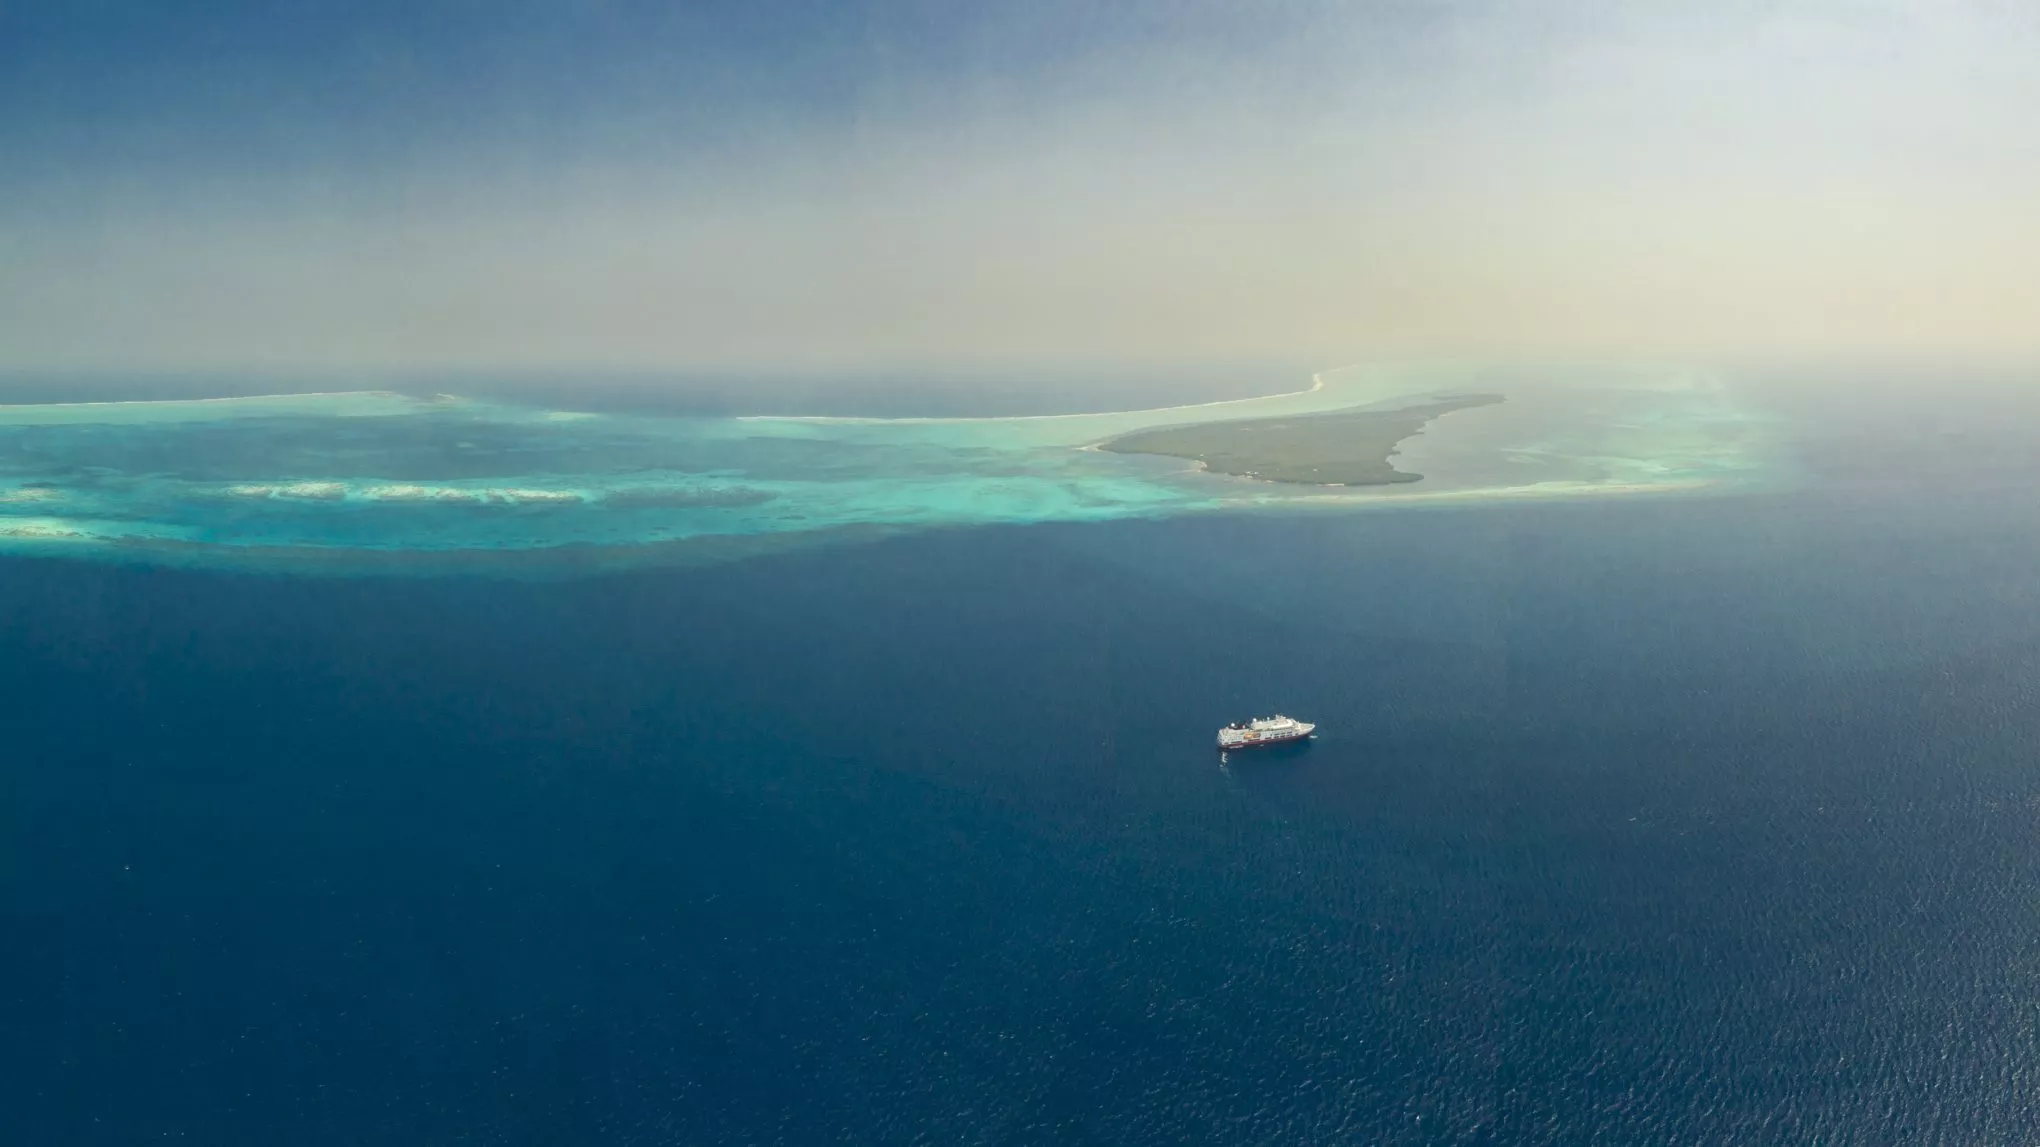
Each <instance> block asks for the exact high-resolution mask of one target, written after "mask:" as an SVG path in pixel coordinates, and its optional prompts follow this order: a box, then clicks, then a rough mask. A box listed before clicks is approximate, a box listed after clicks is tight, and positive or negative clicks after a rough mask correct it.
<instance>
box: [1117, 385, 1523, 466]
mask: <svg viewBox="0 0 2040 1147" xmlns="http://www.w3.org/2000/svg"><path fill="white" fill-rule="evenodd" d="M1500 401H1502V396H1501V395H1499V394H1467V395H1453V396H1450V397H1441V398H1436V399H1433V400H1431V401H1429V402H1426V403H1423V404H1421V405H1417V406H1405V407H1402V408H1401V409H1397V410H1371V409H1370V410H1333V411H1327V412H1325V413H1323V414H1299V415H1294V416H1290V417H1285V418H1253V419H1242V420H1239V421H1234V422H1203V423H1198V424H1197V425H1194V426H1169V427H1163V428H1161V429H1158V430H1141V431H1137V432H1135V433H1132V434H1127V435H1122V436H1121V437H1118V438H1114V439H1112V440H1111V441H1109V442H1105V443H1103V444H1101V446H1100V447H1099V448H1100V449H1103V450H1110V451H1112V452H1113V453H1116V454H1162V455H1166V456H1168V457H1171V458H1186V459H1189V460H1191V461H1195V462H1201V463H1203V464H1204V468H1205V469H1207V470H1209V471H1211V472H1212V473H1214V474H1235V475H1238V476H1240V477H1243V478H1261V479H1265V480H1267V481H1270V482H1293V483H1298V484H1302V485H1313V486H1386V485H1390V484H1393V483H1396V482H1415V481H1417V480H1418V479H1420V478H1422V477H1423V475H1422V474H1411V473H1407V472H1405V471H1402V470H1398V469H1396V468H1395V467H1394V466H1393V465H1390V463H1389V459H1390V458H1392V457H1394V455H1395V453H1396V445H1397V443H1400V442H1401V441H1402V440H1403V439H1405V438H1408V437H1410V436H1411V435H1413V434H1416V433H1418V432H1420V431H1422V430H1423V428H1424V424H1425V423H1427V422H1429V421H1431V420H1432V419H1433V418H1437V417H1439V416H1440V415H1444V414H1450V413H1452V412H1453V411H1455V410H1465V409H1467V408H1469V407H1475V406H1488V405H1490V404H1493V403H1497V402H1500Z"/></svg>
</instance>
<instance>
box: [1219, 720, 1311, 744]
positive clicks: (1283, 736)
mask: <svg viewBox="0 0 2040 1147" xmlns="http://www.w3.org/2000/svg"><path fill="white" fill-rule="evenodd" d="M1316 731H1317V726H1316V725H1313V724H1311V723H1310V722H1309V721H1299V720H1297V719H1296V718H1294V717H1284V716H1282V715H1281V714H1280V713H1277V714H1276V715H1275V716H1273V717H1256V718H1254V719H1253V720H1251V721H1235V722H1233V723H1232V724H1230V725H1227V726H1226V727H1225V728H1223V729H1220V730H1219V731H1218V747H1219V748H1220V749H1221V750H1226V749H1253V748H1259V747H1261V746H1263V745H1282V744H1287V743H1288V742H1290V741H1301V740H1304V739H1305V738H1307V737H1309V736H1310V735H1311V734H1312V733H1313V732H1316Z"/></svg>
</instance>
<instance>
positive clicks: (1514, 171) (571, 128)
mask: <svg viewBox="0 0 2040 1147" xmlns="http://www.w3.org/2000/svg"><path fill="white" fill-rule="evenodd" d="M1439 347H1444V348H1451V349H1478V350H1497V351H1499V350H1521V351H1534V352H1549V351H1557V350H1563V351H1599V352H1609V353H1630V352H1638V351H1652V352H1675V353H1695V352H1714V351H1719V352H1725V353H1762V352H1784V351H1792V352H1799V351H1814V352H1819V351H1830V352H1839V353H1850V354H1866V353H1882V352H1900V351H1902V352H1908V353H1914V352H1925V353H1951V354H1952V353H1974V354H1979V355H1996V354H2021V353H2034V352H2040V5H2036V4H2034V3H2032V2H2031V0H1807V2H1794V0H1765V2H1757V0H1713V2H1707V3H1701V2H1694V0H1678V2H1665V3H1652V2H1648V0H1644V2H1628V3H1613V2H1610V0H1591V2H1588V0H1523V2H1513V3H1512V2H1507V0H1482V2H1463V3H1433V2H1420V0H1399V2H1378V3H1369V2H1352V3H1332V2H1309V0H1300V2H1285V0H1227V2H1220V0H1179V2H1175V3H1159V2H1150V0H1131V2H1125V3H1107V2H1104V0H1081V2H1073V0H1026V2H1017V3H1003V2H1001V3H991V2H974V3H960V2H952V0H816V2H812V3H797V2H793V0H743V2H738V0H730V2H727V3H721V4H692V3H650V2H639V0H553V2H550V3H539V2H532V0H366V2H364V0H350V2H342V0H270V2H268V3H253V2H248V3H241V2H231V0H207V2H206V3H203V4H195V3H194V4H182V3H170V2H157V3H142V2H122V0H0V369H42V368H87V369H97V368H116V369H128V368H135V369H168V370H188V369H194V368H196V369H210V368H228V369H234V368H256V369H293V368H297V369H309V370H322V371H323V370H334V369H339V370H380V369H406V368H418V367H423V368H444V367H467V366H476V367H491V366H505V367H574V366H591V367H613V368H639V367H653V368H658V367H676V368H687V367H704V366H709V367H739V368H761V369H777V368H796V369H810V368H818V367H819V368H828V367H845V368H858V369H868V368H872V367H890V366H922V365H927V366H940V365H969V364H984V363H1012V362H1029V361H1042V362H1050V361H1055V362H1069V361H1083V360H1099V361H1104V360H1112V361H1136V362H1137V361H1174V360H1183V359H1192V358H1203V357H1212V356H1259V355H1276V356H1281V357H1284V358H1290V359H1295V358H1305V359H1313V358H1314V359H1319V360H1323V361H1325V362H1327V363H1331V362H1337V361H1345V360H1350V359H1355V358H1359V357H1363V356H1366V355H1370V354H1381V353H1400V352H1404V351H1409V350H1422V349H1431V348H1439Z"/></svg>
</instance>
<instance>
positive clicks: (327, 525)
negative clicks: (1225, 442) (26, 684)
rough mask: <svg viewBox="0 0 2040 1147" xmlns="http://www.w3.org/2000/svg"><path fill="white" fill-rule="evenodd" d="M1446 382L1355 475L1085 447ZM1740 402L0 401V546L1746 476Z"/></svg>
mask: <svg viewBox="0 0 2040 1147" xmlns="http://www.w3.org/2000/svg"><path fill="white" fill-rule="evenodd" d="M1472 388H1479V389H1482V390H1492V391H1496V392H1499V393H1502V394H1503V395H1505V396H1506V401H1505V402H1504V403H1502V404H1500V405H1497V406H1493V407H1487V408H1482V409H1478V410H1468V411H1462V412H1458V413H1454V414H1451V415H1448V416H1446V417H1445V418H1442V419H1439V420H1437V421H1436V422H1434V423H1432V424H1431V426H1430V427H1429V428H1428V429H1427V430H1426V431H1425V433H1423V434H1422V435H1420V436H1418V437H1416V438H1414V439H1411V440H1408V441H1406V442H1405V443H1404V445H1403V448H1402V451H1401V456H1400V458H1399V459H1398V465H1399V466H1400V467H1401V468H1403V469H1406V470H1412V471H1414V472H1417V473H1421V474H1423V475H1424V480H1423V481H1421V482H1418V483H1414V484H1411V485H1406V486H1398V487H1394V488H1378V489H1345V488H1335V487H1303V486H1293V485H1282V484H1277V483H1268V482H1258V481H1253V480H1248V479H1241V478H1234V477H1227V476H1221V475H1211V474H1206V473H1203V472H1202V471H1200V470H1198V469H1197V468H1196V467H1195V466H1192V465H1187V464H1185V463H1184V462H1182V461H1180V460H1177V459H1170V458H1161V457H1143V456H1128V455H1119V454H1112V453H1107V452H1102V451H1098V450H1095V449H1091V447H1093V446H1095V445H1096V444H1097V443H1098V442H1101V441H1103V440H1106V439H1109V438H1111V437H1114V436H1116V435H1119V434H1124V433H1127V432H1129V431H1133V430H1138V429H1144V428H1148V427H1154V426H1164V425H1180V424H1186V423H1195V422H1207V421H1218V420H1225V419H1234V418H1250V417H1265V416H1271V415H1288V414H1308V413H1313V412H1320V411H1328V410H1338V409H1348V408H1352V407H1357V406H1366V405H1380V406H1383V407H1393V406H1397V405H1403V404H1407V403H1410V402H1414V401H1419V400H1422V399H1423V398H1425V397H1426V396H1429V395H1434V394H1437V393H1440V392H1449V391H1463V390H1467V389H1472ZM1765 441H1766V419H1765V417H1764V416H1763V415H1762V414H1760V413H1758V412H1756V411H1754V410H1752V409H1750V408H1749V407H1748V406H1747V405H1746V404H1744V403H1742V402H1741V401H1739V400H1738V398H1737V396H1736V394H1735V392H1734V390H1733V388H1732V387H1730V386H1728V385H1727V384H1726V383H1724V382H1723V381H1721V380H1720V379H1717V378H1714V377H1711V376H1708V375H1706V374H1704V373H1701V372H1697V371H1692V370H1676V369H1657V370H1651V369H1643V368H1628V369H1595V370H1590V371H1588V370H1575V371H1549V370H1547V371H1539V372H1533V371H1527V370H1502V369H1498V368H1494V367H1471V366H1438V365H1427V366H1422V367H1413V366H1400V367H1394V366H1369V367H1354V368H1347V369H1344V370H1337V371H1328V372H1325V373H1323V374H1320V375H1317V376H1315V377H1314V378H1312V379H1311V380H1309V385H1308V386H1307V387H1305V388H1302V389H1299V390H1297V391H1294V392H1291V393H1286V394H1277V395H1271V396H1267V397H1261V398H1250V399H1241V400H1236V401H1227V402H1214V403H1204V404H1199V405H1194V406H1177V407H1163V408H1158V409H1150V410H1139V411H1128V412H1120V413H1107V414H1080V415H1060V416H1035V417H1021V418H884V419H880V418H844V417H812V418H803V417H783V416H769V417H676V416H670V415H654V414H643V413H583V412H576V411H572V410H567V409H547V408H544V407H541V406H535V405H514V404H507V403H502V402H488V401H477V400H472V399H466V398H461V397H457V396H451V395H435V396H427V397H419V396H407V395H400V394H393V393H387V392H356V393H332V394H305V395H278V396H268V397H246V398H225V399H213V400H185V401H165V402H115V403H82V404H48V405H17V406H7V407H0V550H6V551H11V552H29V553H45V554H66V555H74V556H80V557H88V558H105V559H113V560H142V561H154V562H167V563H175V564H196V565H207V566H219V567H232V568H264V567H274V568H311V569H324V570H340V571H344V570H347V569H350V568H357V567H360V568H374V569H383V570H388V569H416V570H419V571H422V572H430V571H432V570H438V569H472V568H476V567H478V566H490V565H498V566H502V567H504V568H512V567H514V568H521V569H533V570H537V569H548V568H552V569H577V568H586V567H590V566H593V567H597V568H604V567H613V566H620V565H636V564H647V563H661V562H674V563H689V564H694V563H700V562H704V561H715V560H721V559H724V558H728V557H732V556H741V555H743V554H747V553H753V552H758V551H759V550H763V549H779V548H785V547H786V546H789V545H802V544H808V543H812V542H818V541H822V540H826V539H831V538H839V537H842V536H844V535H845V534H846V533H858V532H889V531H901V530H912V529H920V528H927V527H933V526H942V525H967V524H989V523H999V522H1043V521H1085V520H1101V519H1114V518H1129V517H1157V516H1165V515H1172V514H1180V513H1193V512H1198V511H1206V510H1214V509H1228V508H1230V509H1239V508H1256V507H1265V508H1271V509H1304V508H1323V507H1331V508H1339V507H1346V508H1350V507H1355V506H1363V505H1369V504H1387V503H1410V502H1419V503H1421V502H1424V501H1427V500H1438V499H1449V500H1466V499H1488V498H1502V497H1523V496H1532V497H1576V496H1585V495H1607V494H1636V493H1644V492H1650V491H1662V490H1671V489H1694V488H1702V487H1711V486H1719V485H1722V484H1724V483H1733V482H1740V481H1747V480H1750V479H1752V478H1754V477H1757V476H1759V475H1760V474H1761V473H1762V472H1763V471H1764V469H1765V466H1766V464H1767V462H1766V450H1765V445H1764V444H1765Z"/></svg>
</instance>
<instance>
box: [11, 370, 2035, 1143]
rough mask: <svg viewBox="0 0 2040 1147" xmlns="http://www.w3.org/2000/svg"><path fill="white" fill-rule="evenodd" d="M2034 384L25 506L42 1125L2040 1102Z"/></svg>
mask: <svg viewBox="0 0 2040 1147" xmlns="http://www.w3.org/2000/svg"><path fill="white" fill-rule="evenodd" d="M1999 401H2000V405H1999V406H1998V407H1996V408H1986V407H1987V404H1986V405H1985V406H1984V407H1978V406H1972V407H1970V408H1968V409H1969V411H1970V412H1969V413H1967V414H1964V415H1963V416H1961V417H1959V418H1957V417H1953V416H1951V415H1949V413H1948V411H1949V408H1948V407H1947V406H1945V405H1937V404H1923V403H1916V404H1915V405H1914V406H1910V407H1908V406H1906V404H1905V403H1903V402H1899V401H1898V400H1896V399H1893V400H1892V403H1893V404H1892V405H1889V406H1880V407H1877V408H1875V409H1871V407H1870V405H1868V404H1866V405H1865V406H1863V407H1862V408H1861V409H1860V411H1859V414H1860V417H1858V418H1856V419H1855V420H1854V421H1851V422H1850V423H1848V425H1847V426H1845V427H1842V428H1839V429H1836V428H1829V429H1828V430H1826V431H1824V432H1823V433H1822V434H1820V435H1814V436H1812V437H1810V438H1809V441H1807V442H1806V443H1804V444H1803V451H1802V470H1803V473H1802V474H1801V476H1800V478H1799V480H1797V481H1796V482H1795V483H1793V484H1792V485H1790V486H1789V487H1781V488H1780V489H1778V490H1776V491H1773V492H1768V493H1754V494H1741V495H1736V496H1732V497H1689V498H1665V497H1653V498H1644V499H1635V500H1627V501H1611V502H1597V503H1591V504H1588V503H1579V504H1541V505H1536V504H1528V505H1511V506H1494V507H1466V508H1459V509H1452V510H1423V511H1407V512H1405V511H1392V512H1377V513H1362V514H1352V515H1339V516H1334V515H1317V516H1307V517H1283V516H1255V517H1226V516H1216V517H1203V518H1184V519H1178V520H1173V521H1161V522H1132V523H1111V524H1102V525H1087V526H1030V527H1001V528H984V529H969V530H952V531H945V532H937V533H931V534H926V535H922V536H918V537H909V538H900V539H892V540H888V541H884V542H879V543H873V544H864V545H844V546H839V547H835V548H829V549H819V550H814V551H809V552H802V553H796V554H787V555H780V556H776V557H765V558H758V559H753V560H750V561H746V562H741V563H737V564H732V565H727V566H721V567H713V568H705V569H688V570H665V571H662V570H653V571H642V572H638V573H633V574H629V575H619V576H612V577H607V578H600V579H589V580H583V581H574V582H563V583H551V584H516V583H501V582H492V581H485V580H479V579H442V580H409V581H407V580H380V579H373V578H357V579H317V578H290V577H267V576H251V575H227V574H215V573H195V572H189V571H165V570H151V569H144V568H123V567H118V566H110V565H95V564H85V563H69V562H56V561H51V562H42V561H28V560H15V561H7V562H4V563H0V937H4V943H0V1112H4V1119H5V1121H6V1124H7V1130H6V1131H5V1132H4V1134H0V1137H4V1139H5V1140H6V1141H7V1142H18V1143H24V1144H109V1145H112V1144H122V1145H125V1144H133V1143H143V1142H160V1141H170V1142H190V1143H203V1144H231V1145H238V1144H264V1145H268V1144H278V1143H289V1144H294V1145H325V1144H333V1145H339V1144H363V1143H392V1144H396V1143H401V1144H506V1145H508V1144H516V1145H527V1144H529V1145H537V1144H605V1143H615V1144H701V1143H738V1144H748V1143H784V1144H817V1143H910V1142H926V1143H942V1144H948V1143H1015V1144H1018V1143H1100V1144H1161V1143H1169V1144H1176V1143H1218V1144H1268V1143H1355V1144H1374V1143H1460V1142H1463V1143H1568V1144H1576V1143H1601V1144H1635V1143H1645V1142H1648V1143H1722V1142H1734V1143H1794V1144H1799V1143H1811V1142H1822V1143H1880V1144H1881V1143H1936V1142H1940V1143H2012V1142H2028V1141H2033V1140H2034V1139H2035V1138H2036V1137H2040V738H2036V733H2040V694H2036V691H2035V689H2036V683H2040V608H2036V607H2040V579H2036V577H2035V573H2034V571H2035V570H2036V569H2040V529H2036V526H2040V504H2036V503H2035V501H2034V498H2033V495H2032V492H2031V491H2032V489H2033V481H2032V479H2033V477H2034V473H2033V463H2032V459H2033V457H2034V454H2033V452H2032V449H2031V445H2032V442H2033V441H2034V439H2033V438H2032V436H2031V433H2030V431H2029V430H2026V429H2022V428H2023V427H2026V426H2030V424H2031V422H2030V419H2027V418H2026V412H2025V411H2024V410H2023V408H2022V407H2018V404H2017V403H2013V402H2011V401H2010V400H2003V399H2002V397H2001V396H2000V400H1999ZM1978 410H1982V411H1983V413H1976V411H1978ZM1993 410H1994V413H1993ZM2014 415H2016V417H2014ZM1275 708H1280V709H1282V710H1284V711H1287V712H1290V713H1293V714H1295V715H1298V716H1301V717H1305V718H1307V719H1311V720H1315V721H1318V722H1320V724H1321V725H1322V726H1323V735H1322V737H1321V738H1320V740H1319V741H1318V742H1317V743H1316V744H1314V745H1312V746H1311V747H1309V748H1308V749H1305V750H1303V751H1300V752H1294V753H1290V754H1288V755H1284V756H1272V757H1265V758H1259V759H1247V760H1237V761H1234V762H1231V763H1229V765H1228V766H1227V767H1226V768H1224V769H1221V768H1220V767H1219V762H1218V761H1217V759H1216V756H1215V754H1214V753H1213V751H1212V749H1211V747H1210V741H1211V734H1212V730H1213V729H1214V728H1215V727H1216V726H1217V725H1219V724H1221V723H1223V722H1224V721H1226V720H1228V719H1232V718H1236V717H1239V716H1244V715H1247V714H1249V713H1255V712H1264V711H1267V710H1270V709H1275Z"/></svg>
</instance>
